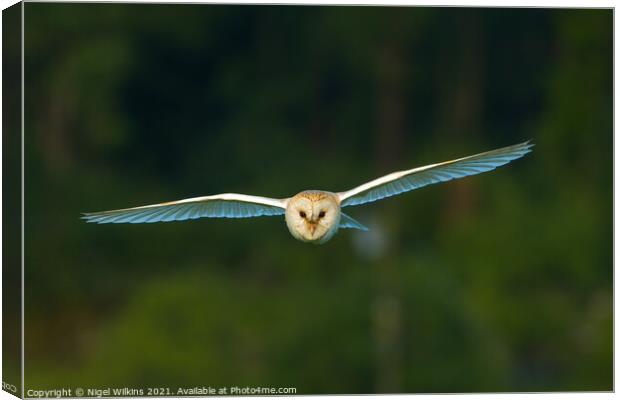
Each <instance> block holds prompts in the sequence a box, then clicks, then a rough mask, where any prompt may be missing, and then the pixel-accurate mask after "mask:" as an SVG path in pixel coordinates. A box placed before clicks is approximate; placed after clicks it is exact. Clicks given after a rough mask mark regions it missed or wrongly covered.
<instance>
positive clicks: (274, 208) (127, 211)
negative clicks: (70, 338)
mask: <svg viewBox="0 0 620 400" xmlns="http://www.w3.org/2000/svg"><path fill="white" fill-rule="evenodd" d="M532 146H533V144H530V143H529V142H525V143H521V144H517V145H513V146H508V147H503V148H501V149H496V150H491V151H487V152H485V153H480V154H476V155H473V156H469V157H463V158H458V159H456V160H451V161H445V162H442V163H438V164H431V165H426V166H424V167H418V168H414V169H409V170H405V171H399V172H394V173H391V174H389V175H385V176H383V177H381V178H378V179H375V180H373V181H370V182H368V183H364V184H363V185H360V186H358V187H356V188H354V189H351V190H348V191H346V192H339V193H332V192H327V191H323V190H304V191H303V192H301V193H298V194H296V195H295V196H293V197H289V198H285V199H273V198H269V197H260V196H250V195H246V194H236V193H224V194H217V195H214V196H204V197H194V198H191V199H185V200H178V201H172V202H168V203H160V204H153V205H148V206H142V207H134V208H124V209H121V210H112V211H102V212H95V213H85V214H84V215H83V217H82V218H83V219H85V220H86V221H87V222H94V223H98V224H107V223H112V224H118V223H131V224H138V223H152V222H169V221H184V220H188V219H196V218H203V217H206V218H220V217H223V218H248V217H259V216H263V215H268V216H270V215H284V219H285V221H286V225H287V227H288V229H289V231H290V232H291V234H292V235H293V237H294V238H295V239H298V240H301V241H302V242H309V243H316V244H321V243H325V242H327V241H328V240H329V239H331V238H332V237H333V236H334V235H335V234H336V232H337V231H338V229H339V228H353V229H361V230H368V228H366V227H365V226H364V225H362V224H361V223H359V222H357V221H356V220H354V219H353V218H351V217H350V216H348V215H347V214H345V213H343V212H342V211H341V210H342V208H343V207H350V206H357V205H360V204H364V203H370V202H373V201H376V200H380V199H383V198H385V197H390V196H394V195H397V194H400V193H404V192H408V191H410V190H414V189H419V188H421V187H423V186H426V185H430V184H432V183H439V182H445V181H449V180H451V179H457V178H463V177H465V176H469V175H476V174H479V173H482V172H486V171H491V170H493V169H495V168H496V167H499V166H501V165H504V164H507V163H508V162H510V161H512V160H515V159H517V158H520V157H522V156H524V155H525V154H527V153H529V152H530V151H531V148H532Z"/></svg>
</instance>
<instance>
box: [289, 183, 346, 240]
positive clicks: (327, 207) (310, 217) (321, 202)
mask: <svg viewBox="0 0 620 400" xmlns="http://www.w3.org/2000/svg"><path fill="white" fill-rule="evenodd" d="M340 214H341V213H340V200H339V199H338V196H337V195H336V194H335V193H330V192H325V191H322V190H304V191H303V192H301V193H298V194H296V195H295V196H293V197H291V198H290V199H289V200H288V201H287V203H286V211H285V214H284V218H285V220H286V226H287V227H288V230H289V231H290V232H291V235H293V237H294V238H295V239H298V240H301V241H302V242H308V243H316V244H322V243H325V242H327V241H328V240H329V239H331V238H332V237H333V236H334V235H335V234H336V232H338V227H339V225H340Z"/></svg>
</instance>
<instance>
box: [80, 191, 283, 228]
mask: <svg viewBox="0 0 620 400" xmlns="http://www.w3.org/2000/svg"><path fill="white" fill-rule="evenodd" d="M285 207H286V199H272V198H269V197H260V196H249V195H245V194H237V193H225V194H218V195H215V196H203V197H194V198H191V199H185V200H178V201H172V202H169V203H160V204H152V205H148V206H142V207H134V208H124V209H121V210H112V211H101V212H94V213H85V214H84V215H83V216H82V219H85V220H86V222H94V223H97V224H120V223H130V224H140V223H152V222H169V221H184V220H188V219H197V218H249V217H260V216H263V215H282V214H284V211H285Z"/></svg>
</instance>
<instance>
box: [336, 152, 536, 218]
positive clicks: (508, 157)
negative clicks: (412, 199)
mask: <svg viewBox="0 0 620 400" xmlns="http://www.w3.org/2000/svg"><path fill="white" fill-rule="evenodd" d="M532 146H534V145H533V144H530V143H529V141H528V142H525V143H521V144H516V145H514V146H508V147H503V148H501V149H497V150H491V151H487V152H486V153H480V154H476V155H473V156H469V157H464V158H459V159H456V160H452V161H446V162H442V163H439V164H432V165H427V166H424V167H419V168H414V169H410V170H407V171H399V172H394V173H392V174H389V175H386V176H383V177H381V178H379V179H375V180H374V181H371V182H368V183H365V184H363V185H361V186H358V187H356V188H355V189H351V190H349V191H346V192H341V193H338V196H339V197H340V205H341V207H346V206H355V205H358V204H364V203H369V202H371V201H375V200H379V199H382V198H384V197H389V196H394V195H397V194H400V193H403V192H408V191H410V190H414V189H418V188H421V187H423V186H426V185H430V184H432V183H438V182H445V181H449V180H451V179H457V178H463V177H465V176H469V175H476V174H479V173H482V172H486V171H491V170H493V169H495V168H497V167H499V166H501V165H504V164H506V163H509V162H510V161H512V160H514V159H517V158H520V157H523V156H524V155H525V154H527V153H529V152H530V151H532V150H531V148H532Z"/></svg>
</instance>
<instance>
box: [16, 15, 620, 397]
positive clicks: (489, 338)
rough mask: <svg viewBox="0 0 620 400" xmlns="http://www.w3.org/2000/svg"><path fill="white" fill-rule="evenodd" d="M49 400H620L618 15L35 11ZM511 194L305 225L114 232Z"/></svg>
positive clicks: (31, 230)
mask: <svg viewBox="0 0 620 400" xmlns="http://www.w3.org/2000/svg"><path fill="white" fill-rule="evenodd" d="M25 18H26V31H25V37H26V42H25V51H26V122H25V126H26V128H25V129H26V177H27V178H26V207H27V211H26V251H27V258H26V285H25V286H26V299H25V301H26V307H27V308H26V315H25V323H26V338H25V340H26V349H25V354H26V359H25V366H26V377H25V378H26V388H27V389H28V388H32V389H44V388H58V387H75V386H82V387H108V386H111V387H123V386H129V387H143V386H144V387H146V386H157V387H171V388H173V389H175V388H176V387H190V386H195V385H198V386H202V385H205V386H207V385H211V386H222V385H238V386H245V385H250V386H254V385H258V386H263V387H264V386H274V387H296V388H297V390H298V393H306V394H322V393H390V392H470V391H476V392H482V391H555V390H563V391H564V390H611V389H612V268H613V259H612V233H613V228H612V196H613V193H612V163H613V159H612V141H613V125H612V99H613V98H612V10H570V9H553V10H552V9H508V8H495V9H460V8H417V7H410V8H400V7H389V8H388V7H385V8H384V7H316V6H297V7H293V6H221V5H217V6H216V5H145V4H124V5H123V4H37V3H27V4H26V5H25ZM526 139H533V141H534V142H535V143H536V147H535V151H534V152H533V153H532V154H530V155H528V156H526V157H525V158H523V159H521V160H518V161H515V162H513V163H511V164H510V165H509V166H507V167H504V168H501V169H498V170H497V171H494V172H491V173H487V174H483V175H479V176H476V177H470V178H467V179H463V180H459V181H453V182H449V183H445V184H441V185H434V186H431V187H427V188H424V189H421V190H419V191H416V192H412V193H409V194H406V195H402V196H399V197H394V198H390V199H386V200H384V201H382V202H378V203H375V204H369V205H366V206H360V207H355V208H351V209H349V214H350V215H351V216H353V217H354V218H357V219H359V221H360V222H362V223H364V224H366V225H368V226H369V227H370V228H371V231H370V232H369V233H364V232H360V231H351V230H344V231H341V232H340V233H339V234H338V235H337V236H336V237H335V238H334V239H333V240H332V241H330V242H329V243H327V244H326V245H323V246H313V245H308V244H303V243H301V242H297V241H295V240H294V239H293V238H292V237H291V236H290V234H289V233H288V231H287V229H286V226H285V224H284V220H283V218H279V217H263V218H256V219H246V220H244V219H240V220H217V219H202V220H197V221H190V222H183V223H167V224H147V225H93V224H86V223H84V222H83V221H81V220H80V219H79V216H80V213H81V212H87V211H99V210H107V209H114V208H122V207H130V206H137V205H144V204H151V203H156V202H161V201H167V200H176V199H182V198H185V197H193V196H199V195H207V194H216V193H221V192H238V193H248V194H256V195H265V196H273V197H287V196H290V195H292V194H295V193H297V192H299V191H301V190H304V189H311V188H316V189H325V190H332V191H341V190H346V189H349V188H351V187H354V186H356V185H358V184H360V183H363V182H365V181H367V180H370V179H372V178H376V177H378V176H380V175H382V174H385V173H388V172H392V171H393V170H398V169H405V168H412V167H415V166H420V165H424V164H427V163H433V162H439V161H444V160H447V159H451V158H455V157H459V156H465V155H469V154H473V153H477V152H481V151H485V150H490V149H493V148H496V147H501V146H505V145H510V144H514V143H518V142H521V141H524V140H526Z"/></svg>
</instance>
